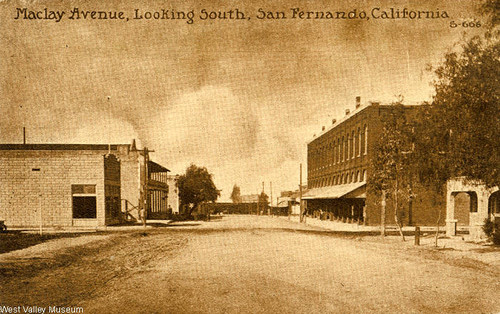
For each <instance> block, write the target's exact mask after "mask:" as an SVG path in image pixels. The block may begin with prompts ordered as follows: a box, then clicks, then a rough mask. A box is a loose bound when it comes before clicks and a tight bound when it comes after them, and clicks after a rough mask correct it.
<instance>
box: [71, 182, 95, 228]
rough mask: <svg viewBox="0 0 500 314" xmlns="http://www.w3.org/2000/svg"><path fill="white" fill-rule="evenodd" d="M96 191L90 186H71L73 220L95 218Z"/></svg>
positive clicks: (93, 186)
mask: <svg viewBox="0 0 500 314" xmlns="http://www.w3.org/2000/svg"><path fill="white" fill-rule="evenodd" d="M95 193H96V189H95V185H92V184H74V185H72V186H71V194H72V197H73V218H75V219H78V218H96V216H97V201H96V195H95Z"/></svg>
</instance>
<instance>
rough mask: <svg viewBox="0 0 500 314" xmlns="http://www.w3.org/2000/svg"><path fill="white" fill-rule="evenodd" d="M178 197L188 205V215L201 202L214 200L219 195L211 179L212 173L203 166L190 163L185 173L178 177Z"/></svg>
mask: <svg viewBox="0 0 500 314" xmlns="http://www.w3.org/2000/svg"><path fill="white" fill-rule="evenodd" d="M178 187H179V198H180V200H181V202H182V204H184V205H188V208H189V209H188V213H187V214H188V215H191V213H192V211H193V210H194V209H196V208H197V207H198V205H199V204H201V203H203V202H215V201H216V200H217V198H218V197H219V196H220V191H219V190H217V188H216V187H215V184H214V182H213V179H212V174H211V173H209V172H208V170H207V168H205V167H197V166H196V165H194V164H191V165H190V166H189V167H188V168H187V169H186V173H185V174H183V175H181V176H180V177H179V181H178Z"/></svg>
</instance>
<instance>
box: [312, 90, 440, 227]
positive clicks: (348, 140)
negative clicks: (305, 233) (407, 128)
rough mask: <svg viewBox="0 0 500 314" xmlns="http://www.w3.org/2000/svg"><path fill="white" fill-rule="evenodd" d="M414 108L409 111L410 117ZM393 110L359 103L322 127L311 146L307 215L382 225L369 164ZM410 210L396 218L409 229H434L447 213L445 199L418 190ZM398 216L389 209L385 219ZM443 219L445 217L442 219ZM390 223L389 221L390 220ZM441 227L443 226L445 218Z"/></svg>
mask: <svg viewBox="0 0 500 314" xmlns="http://www.w3.org/2000/svg"><path fill="white" fill-rule="evenodd" d="M414 108H415V106H406V107H405V110H407V114H408V115H411V114H412V111H413V109H414ZM389 109H390V105H381V104H379V103H377V102H372V103H370V104H369V105H367V106H362V105H361V101H360V98H359V97H357V98H356V107H355V110H354V111H353V112H350V111H349V110H346V115H345V117H344V118H342V119H341V120H339V121H336V120H333V121H332V125H331V126H329V127H328V128H326V127H323V129H322V132H321V133H320V134H319V136H315V137H314V138H313V139H312V140H310V141H309V142H308V145H307V172H308V173H307V177H308V188H309V190H308V192H307V193H306V194H305V195H304V196H303V199H304V200H306V207H307V211H308V213H309V214H316V215H317V214H318V212H319V213H322V214H323V215H324V216H327V218H329V219H337V220H342V221H345V222H359V223H364V224H368V225H377V224H379V223H380V218H381V216H380V197H379V196H377V195H375V193H373V192H372V189H370V187H369V186H367V184H369V183H367V182H369V180H368V178H369V176H370V175H371V171H370V165H371V162H370V160H371V159H372V158H374V157H373V155H374V147H375V146H376V143H377V142H378V141H379V140H380V137H381V135H382V133H381V132H382V128H383V121H384V119H385V117H387V114H388V113H389ZM414 191H415V192H414V194H415V195H416V196H417V197H415V198H414V199H413V200H412V202H411V205H410V204H406V205H403V206H401V205H400V211H399V212H398V216H399V218H400V219H401V221H403V222H404V223H405V224H410V225H412V224H420V225H424V224H434V225H435V224H436V221H437V219H438V216H439V211H440V210H443V211H444V203H443V202H444V195H440V194H439V195H438V194H437V193H436V192H434V191H432V190H429V189H428V188H426V187H424V186H421V185H419V184H418V182H416V183H415V186H414ZM393 216H394V206H392V203H391V202H388V204H387V215H386V217H393ZM443 216H444V214H443ZM387 221H388V222H390V221H391V220H389V219H387ZM441 223H444V219H443V221H442V222H441Z"/></svg>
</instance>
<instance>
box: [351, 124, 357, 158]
mask: <svg viewBox="0 0 500 314" xmlns="http://www.w3.org/2000/svg"><path fill="white" fill-rule="evenodd" d="M355 139H356V137H355V136H354V130H353V131H352V132H351V153H350V154H351V158H354V156H356V155H355V154H354V147H355V145H354V142H355Z"/></svg>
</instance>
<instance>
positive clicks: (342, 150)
mask: <svg viewBox="0 0 500 314" xmlns="http://www.w3.org/2000/svg"><path fill="white" fill-rule="evenodd" d="M344 142H345V141H344V137H343V136H342V146H341V147H340V155H341V156H342V161H344V157H345V156H344V151H345V149H344V145H345V143H344Z"/></svg>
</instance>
